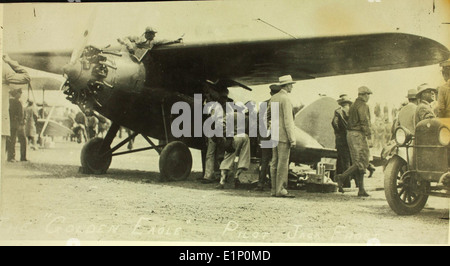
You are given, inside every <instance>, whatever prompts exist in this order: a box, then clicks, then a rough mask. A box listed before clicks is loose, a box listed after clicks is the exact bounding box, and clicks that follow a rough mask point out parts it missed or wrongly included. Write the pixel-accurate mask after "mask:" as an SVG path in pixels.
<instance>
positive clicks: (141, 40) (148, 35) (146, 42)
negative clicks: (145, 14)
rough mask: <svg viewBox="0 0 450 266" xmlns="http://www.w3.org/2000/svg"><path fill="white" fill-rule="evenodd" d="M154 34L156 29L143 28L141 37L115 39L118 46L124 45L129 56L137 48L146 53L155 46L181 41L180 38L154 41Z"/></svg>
mask: <svg viewBox="0 0 450 266" xmlns="http://www.w3.org/2000/svg"><path fill="white" fill-rule="evenodd" d="M156 33H157V31H156V29H154V28H152V27H147V28H145V32H144V33H143V34H142V35H141V36H128V37H125V38H119V39H117V41H118V42H119V43H120V44H123V45H125V46H126V47H127V49H128V51H129V52H130V53H131V54H134V53H135V51H136V49H137V48H139V49H145V50H146V51H148V50H151V49H152V48H153V47H156V46H161V45H169V44H174V43H180V42H181V41H182V40H183V39H182V38H178V39H176V40H173V41H167V40H155V35H156ZM141 59H142V57H141Z"/></svg>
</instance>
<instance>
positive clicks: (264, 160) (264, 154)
mask: <svg viewBox="0 0 450 266" xmlns="http://www.w3.org/2000/svg"><path fill="white" fill-rule="evenodd" d="M271 160H272V149H268V148H261V163H260V167H261V169H260V170H259V184H260V185H264V182H265V181H266V177H267V174H269V176H270V171H269V170H270V161H271Z"/></svg>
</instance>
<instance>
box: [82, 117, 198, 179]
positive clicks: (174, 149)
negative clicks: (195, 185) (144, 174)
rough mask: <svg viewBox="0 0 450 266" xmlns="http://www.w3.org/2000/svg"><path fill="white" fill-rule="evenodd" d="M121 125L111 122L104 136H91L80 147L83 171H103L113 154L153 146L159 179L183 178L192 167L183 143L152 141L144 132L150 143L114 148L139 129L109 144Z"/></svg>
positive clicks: (95, 172) (133, 135) (88, 172)
mask: <svg viewBox="0 0 450 266" xmlns="http://www.w3.org/2000/svg"><path fill="white" fill-rule="evenodd" d="M119 129H120V126H119V125H117V124H114V123H113V124H112V125H111V127H110V129H109V130H108V133H107V134H106V136H105V139H102V138H93V139H91V140H89V141H88V142H87V143H86V144H85V145H84V146H83V149H82V150H81V166H82V167H81V172H82V173H85V174H105V173H106V171H107V170H108V168H109V166H110V164H111V160H112V157H113V156H117V155H123V154H128V153H134V152H139V151H144V150H152V149H154V150H156V151H157V152H158V153H159V154H160V157H159V171H160V174H161V180H162V181H181V180H185V179H186V178H187V177H188V176H189V174H190V173H191V169H192V154H191V151H190V150H189V148H188V147H187V145H186V144H184V143H183V142H181V141H173V142H170V143H168V144H164V145H155V144H154V143H153V142H152V141H151V140H150V139H149V138H148V137H147V136H145V135H142V136H143V137H144V139H145V140H146V141H147V142H148V143H149V144H150V147H146V148H140V149H134V150H129V151H124V152H116V153H114V152H115V151H117V150H118V149H119V148H120V147H122V146H123V145H125V144H126V143H128V142H129V141H130V140H131V139H133V138H135V137H136V136H137V135H138V134H139V133H136V132H135V133H133V134H131V135H130V136H128V137H127V138H126V139H124V140H123V141H121V142H120V143H119V144H117V145H116V146H114V147H113V148H110V147H111V143H112V141H113V140H114V137H115V136H116V134H117V132H118V130H119Z"/></svg>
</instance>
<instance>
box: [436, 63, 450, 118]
mask: <svg viewBox="0 0 450 266" xmlns="http://www.w3.org/2000/svg"><path fill="white" fill-rule="evenodd" d="M440 66H441V67H442V77H443V78H444V80H445V84H444V85H442V86H440V87H439V88H438V104H437V116H438V117H442V118H450V60H447V61H445V62H442V63H441V64H440Z"/></svg>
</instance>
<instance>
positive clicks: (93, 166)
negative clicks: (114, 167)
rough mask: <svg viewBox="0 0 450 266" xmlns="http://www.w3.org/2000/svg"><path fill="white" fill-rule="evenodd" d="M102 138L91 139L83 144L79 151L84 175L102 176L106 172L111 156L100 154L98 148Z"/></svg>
mask: <svg viewBox="0 0 450 266" xmlns="http://www.w3.org/2000/svg"><path fill="white" fill-rule="evenodd" d="M102 143H103V139H102V138H93V139H91V140H89V141H88V142H86V144H84V146H83V149H82V150H81V166H82V167H83V170H84V172H85V173H92V174H97V175H98V174H104V173H106V170H108V168H109V166H110V164H111V159H112V155H111V154H110V153H108V154H107V155H103V156H102V155H101V154H100V147H101V146H102Z"/></svg>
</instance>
